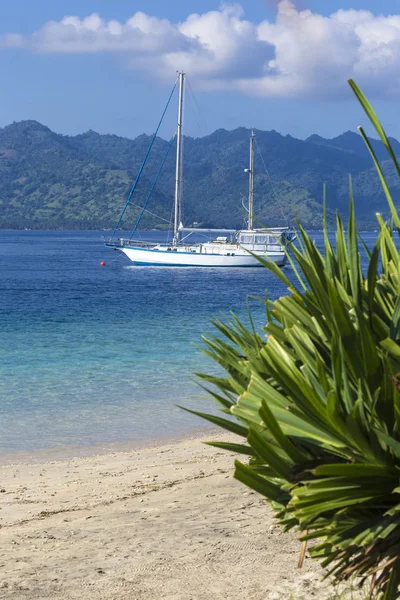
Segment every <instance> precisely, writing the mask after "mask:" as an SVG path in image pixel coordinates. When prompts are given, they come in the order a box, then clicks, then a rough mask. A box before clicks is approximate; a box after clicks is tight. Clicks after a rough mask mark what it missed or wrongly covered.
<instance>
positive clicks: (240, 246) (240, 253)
mask: <svg viewBox="0 0 400 600" xmlns="http://www.w3.org/2000/svg"><path fill="white" fill-rule="evenodd" d="M178 82H179V97H178V126H177V132H176V167H175V199H174V211H173V212H174V222H173V238H172V241H171V242H169V243H165V242H161V243H154V242H143V241H138V240H134V239H133V236H131V237H130V238H129V239H126V238H118V239H117V240H114V235H115V233H116V231H117V228H118V225H119V223H120V222H121V219H122V216H123V214H124V212H125V210H126V208H127V205H128V204H129V200H130V197H131V196H132V192H133V191H134V188H135V187H136V183H137V181H138V178H139V176H140V174H141V171H142V169H143V166H144V164H145V161H144V163H143V164H142V167H141V169H140V171H139V174H138V176H137V178H136V181H135V184H134V186H133V188H132V190H131V194H130V197H129V198H128V201H127V204H126V205H125V208H124V210H123V212H122V214H121V216H120V218H119V221H118V223H117V226H116V228H115V229H114V233H113V237H112V238H111V239H110V240H109V241H108V242H106V245H107V246H108V247H111V248H113V249H115V250H118V251H120V252H123V253H124V254H125V255H126V256H127V257H128V258H129V259H130V260H131V261H132V262H133V263H134V265H138V266H154V267H155V266H157V267H261V266H262V263H261V262H260V260H258V259H259V258H262V259H269V260H272V261H274V262H275V263H276V264H277V265H279V266H283V265H284V264H285V262H286V251H285V246H286V244H287V243H288V241H292V240H293V239H294V237H295V233H294V232H293V231H291V230H290V229H289V228H288V227H280V228H260V229H257V228H254V227H253V206H254V139H255V134H254V131H252V134H251V137H250V163H249V167H248V168H247V169H245V172H246V173H248V175H249V197H248V209H247V211H248V219H247V229H243V230H239V231H238V230H236V229H201V228H197V227H184V226H183V225H182V223H181V222H180V214H181V210H180V209H181V198H182V140H183V137H182V136H183V99H184V86H185V73H184V72H180V73H179V75H178ZM172 93H173V92H171V96H172ZM171 96H170V99H171ZM168 104H169V101H168ZM168 104H167V107H168ZM167 107H166V109H167ZM166 109H165V110H166ZM165 110H164V113H163V116H164V114H165ZM162 118H163V117H162ZM161 120H162V119H161ZM160 124H161V121H160ZM160 124H159V126H160ZM157 131H158V128H157ZM157 131H156V133H155V134H154V137H153V140H154V139H155V136H156V134H157ZM151 145H152V144H150V147H149V150H148V152H147V156H148V154H149V151H150V149H151ZM147 156H146V157H145V160H146V159H147ZM153 187H154V186H153ZM143 210H144V208H143ZM193 234H203V235H204V234H208V236H209V240H208V241H206V242H196V243H190V239H189V238H190V236H192V235H193Z"/></svg>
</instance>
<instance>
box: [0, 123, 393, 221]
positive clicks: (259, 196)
mask: <svg viewBox="0 0 400 600" xmlns="http://www.w3.org/2000/svg"><path fill="white" fill-rule="evenodd" d="M249 137H250V131H249V130H247V129H245V128H238V129H235V130H234V131H226V130H224V129H220V130H217V131H215V132H214V133H212V134H211V135H208V136H205V137H202V138H196V139H193V138H185V140H184V194H183V196H184V203H183V214H184V222H185V224H186V225H191V224H193V223H197V224H198V225H199V226H203V227H208V226H214V227H238V228H240V227H242V226H243V222H244V218H245V211H244V209H243V206H242V200H243V198H245V197H247V190H248V176H247V175H246V174H245V173H244V171H243V169H244V168H245V167H247V165H248V153H249ZM256 140H257V145H256V155H255V161H256V179H255V213H256V220H257V223H258V224H260V225H264V224H268V225H283V224H285V222H286V221H287V220H292V219H293V217H294V216H297V217H298V219H299V220H300V221H301V222H302V223H303V225H304V226H305V227H308V228H320V227H321V214H322V189H323V184H324V183H325V184H326V186H327V205H328V215H329V218H330V219H332V218H333V215H334V213H335V211H336V209H339V210H340V212H341V213H342V214H346V211H347V208H348V177H349V174H351V175H352V177H353V188H354V194H355V199H356V209H357V217H358V220H359V222H360V226H364V227H373V226H374V225H375V213H376V212H382V213H383V214H384V215H387V207H386V201H385V198H384V196H383V194H382V192H381V187H380V184H379V180H378V178H377V176H376V174H375V171H374V168H373V165H372V161H371V158H370V156H369V154H368V151H367V150H366V148H365V146H364V143H363V141H362V139H361V138H360V136H359V135H358V134H356V133H352V132H346V133H344V134H342V135H340V136H338V137H336V138H333V139H324V138H322V137H320V136H318V135H312V136H311V137H309V138H308V139H306V140H298V139H296V138H293V137H291V136H290V135H286V136H282V135H280V134H279V133H277V132H275V131H256ZM149 141H150V138H149V137H148V136H146V135H141V136H139V137H137V138H136V139H134V140H131V139H128V138H121V137H118V136H116V135H99V134H98V133H95V132H94V131H88V132H87V133H83V134H81V135H77V136H74V137H71V136H64V135H58V134H56V133H54V132H52V131H51V130H50V129H48V128H47V127H45V126H44V125H41V124H40V123H37V122H36V121H21V122H19V123H13V124H12V125H8V126H7V127H5V128H4V129H0V228H17V229H18V228H24V227H28V228H37V229H41V228H54V229H90V228H110V227H113V226H114V224H115V222H116V220H117V218H118V216H119V213H120V211H121V209H122V207H123V206H124V204H125V201H126V198H127V195H128V193H129V190H130V187H131V185H132V182H133V180H134V178H135V176H136V173H137V171H138V169H139V167H140V164H141V161H142V159H143V156H144V154H145V152H146V149H147V147H148V144H149ZM392 143H393V146H394V149H395V151H396V152H397V153H399V154H400V144H399V142H397V141H396V140H392ZM167 147H168V142H166V141H165V140H162V139H157V140H156V142H155V144H154V147H153V150H152V153H151V155H150V158H149V161H148V163H147V165H146V168H145V170H144V172H143V176H142V178H141V180H140V184H139V186H138V188H137V191H136V193H135V196H134V203H133V204H132V205H131V207H130V208H129V209H128V211H127V213H126V218H125V220H124V222H123V226H124V227H125V228H129V227H131V226H132V224H133V223H134V222H135V220H136V217H137V214H138V208H137V207H138V206H141V205H142V204H143V202H144V200H145V198H146V196H147V193H148V190H149V188H150V186H151V184H152V180H153V178H154V175H155V173H156V172H157V170H158V167H159V165H160V163H161V161H162V159H163V157H164V154H165V152H166V150H167ZM374 147H375V150H376V153H377V155H378V157H379V158H380V159H381V160H382V161H383V165H384V170H385V171H386V173H387V176H388V180H389V182H390V184H391V187H392V191H393V194H394V197H395V198H396V196H397V197H398V192H399V191H400V189H399V188H400V185H399V180H398V178H397V177H396V176H395V173H394V172H393V171H392V169H391V167H390V163H389V162H388V161H387V160H386V159H387V154H386V150H385V148H384V147H383V145H382V144H381V143H380V142H378V141H375V142H374ZM174 155H175V152H174V146H172V147H171V151H170V153H169V155H168V158H167V161H166V164H165V167H164V170H163V173H162V175H161V177H160V179H159V182H158V184H157V187H156V189H155V191H154V194H153V196H152V198H151V200H150V203H149V205H148V209H149V211H150V213H151V214H150V213H146V214H145V217H144V218H143V222H142V224H143V227H147V228H154V227H161V228H165V227H168V225H167V223H166V222H167V221H169V220H170V218H171V210H172V201H173V191H174V179H175V172H174V168H175V166H174V160H175V156H174ZM264 167H266V169H267V172H266V171H265V168H264ZM396 192H397V193H396Z"/></svg>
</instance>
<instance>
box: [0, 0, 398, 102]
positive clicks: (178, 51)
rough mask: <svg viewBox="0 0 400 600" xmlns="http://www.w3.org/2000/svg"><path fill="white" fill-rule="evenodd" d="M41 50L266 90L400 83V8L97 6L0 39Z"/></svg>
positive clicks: (300, 92) (391, 91)
mask: <svg viewBox="0 0 400 600" xmlns="http://www.w3.org/2000/svg"><path fill="white" fill-rule="evenodd" d="M1 48H3V49H5V48H21V49H25V50H28V51H31V52H33V53H40V54H76V55H77V54H86V55H88V54H91V55H96V54H113V55H116V56H119V57H122V58H123V62H124V64H125V65H127V66H129V68H131V69H133V70H136V71H145V72H146V73H150V74H152V75H153V76H154V77H157V78H161V79H164V80H165V79H169V80H171V78H173V77H174V76H175V73H176V71H177V70H182V69H183V70H184V71H186V72H187V73H188V74H189V75H190V77H191V78H193V79H196V82H197V83H198V85H201V86H202V87H203V89H212V90H215V89H220V90H222V89H224V90H237V91H240V92H242V93H245V94H249V95H259V96H264V97H293V96H299V97H300V96H301V97H323V96H329V97H332V96H335V95H341V94H343V93H344V92H345V91H347V86H346V80H347V79H348V78H349V77H353V78H354V79H356V81H357V82H358V83H359V84H360V85H361V86H363V88H364V89H366V90H367V91H368V92H369V93H373V94H374V95H380V96H381V97H384V98H396V97H397V95H398V94H399V92H400V14H399V15H392V16H381V15H374V14H372V13H371V12H369V11H362V10H338V11H337V12H335V13H333V14H331V15H329V16H323V15H319V14H317V13H313V12H311V11H310V10H297V9H296V7H295V5H294V3H293V2H291V1H290V0H281V1H280V2H279V3H278V10H277V15H276V18H275V20H274V21H273V22H272V21H268V20H264V21H262V22H260V23H252V22H250V21H248V20H246V19H245V16H244V11H243V9H242V7H241V6H240V5H238V4H224V5H222V6H221V7H220V8H219V10H216V11H210V12H206V13H204V14H191V15H189V16H188V17H187V19H186V20H185V21H184V22H182V23H171V22H170V21H168V20H167V19H159V18H157V17H152V16H149V15H147V14H145V13H143V12H137V13H135V14H134V15H133V16H132V17H131V18H129V19H128V20H127V21H126V22H125V23H121V22H119V21H113V20H112V21H105V20H103V19H102V18H101V17H100V16H99V15H98V14H93V15H90V16H88V17H86V18H83V19H80V18H78V17H74V16H68V17H64V18H63V19H62V20H61V21H49V22H48V23H46V24H44V25H43V26H42V27H41V28H40V29H38V30H37V31H35V32H34V33H32V34H31V35H30V36H22V35H19V34H17V33H9V34H6V35H4V36H1V37H0V49H1Z"/></svg>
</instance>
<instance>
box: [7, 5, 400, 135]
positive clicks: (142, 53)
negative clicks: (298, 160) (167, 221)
mask: <svg viewBox="0 0 400 600" xmlns="http://www.w3.org/2000/svg"><path fill="white" fill-rule="evenodd" d="M239 4H241V5H242V8H243V10H242V11H240V9H239V7H238V6H235V7H232V6H231V7H229V8H221V4H220V3H219V2H214V1H212V0H203V1H200V0H185V2H183V1H182V0H179V1H177V0H175V1H170V2H166V1H165V0H164V1H161V0H148V1H147V2H142V1H137V0H136V1H135V0H134V1H126V0H119V1H118V2H116V3H112V2H110V1H109V0H79V1H78V0H68V1H67V0H57V2H54V0H36V1H35V2H31V1H30V0H13V2H11V3H5V2H4V3H1V4H0V77H1V81H2V86H1V87H2V93H1V94H0V126H4V125H6V124H8V123H10V122H12V121H19V120H21V119H36V120H38V121H40V122H42V123H44V124H46V125H48V126H49V127H50V128H51V129H53V130H55V131H57V132H60V133H67V134H76V133H80V132H82V131H86V130H88V129H94V130H96V131H99V132H100V133H116V134H118V135H126V136H127V137H134V136H135V135H138V134H140V133H142V132H146V133H151V132H152V131H153V129H154V126H155V124H156V122H157V120H158V117H159V114H160V112H161V110H162V108H163V105H164V103H165V100H166V97H167V95H168V92H169V89H170V88H171V87H172V84H173V81H174V69H178V68H180V67H181V66H184V68H185V69H186V70H187V72H188V75H189V80H190V83H191V86H192V88H193V90H194V92H195V97H196V100H197V104H198V105H199V107H200V109H201V115H202V119H201V126H200V125H199V124H198V121H199V119H196V115H195V114H194V112H195V111H194V106H193V103H192V102H190V101H189V99H188V102H187V105H186V131H187V133H189V134H191V135H195V136H197V135H203V134H204V133H211V132H212V131H213V130H215V129H217V128H221V127H224V128H226V129H233V128H235V127H238V126H241V125H244V126H247V127H250V126H254V127H256V128H259V129H275V130H277V131H279V132H281V133H285V134H286V133H290V134H291V135H293V136H296V137H306V136H308V135H310V134H311V133H319V134H320V135H324V136H328V137H333V136H335V135H337V134H339V133H341V132H343V131H345V130H347V129H352V130H356V127H357V125H359V124H360V123H362V124H364V123H365V118H364V117H363V114H362V112H361V110H360V108H359V107H358V105H357V103H356V102H355V100H353V98H352V95H351V92H350V90H349V89H347V86H346V84H345V82H346V79H347V78H348V77H350V76H353V77H355V79H356V80H357V81H359V82H360V84H361V85H362V87H363V89H365V90H366V92H367V94H368V96H369V97H370V98H371V100H372V101H373V104H374V106H375V107H376V108H377V110H378V112H379V113H380V115H381V116H382V119H383V122H384V124H385V126H386V127H387V129H388V130H389V132H390V133H391V134H392V135H394V136H396V137H399V138H400V123H398V119H397V114H398V99H399V97H400V82H399V81H398V79H399V78H398V76H397V71H399V67H400V16H399V17H398V19H397V20H396V19H394V20H393V19H391V20H389V19H387V18H385V17H387V16H388V15H400V7H399V3H398V1H396V2H395V1H394V0H380V2H379V3H377V2H376V1H375V2H372V0H352V1H350V0H331V1H326V0H325V1H322V0H298V1H297V2H296V7H294V6H291V5H290V2H289V0H283V1H282V2H280V3H278V2H277V1H273V0H264V1H263V0H247V1H246V2H242V3H239ZM278 4H279V5H280V13H279V15H278V16H277V5H278ZM378 4H379V9H377V8H376V6H377V5H378ZM351 9H353V10H351ZM339 10H341V13H337V11H339ZM368 10H369V11H371V12H372V13H373V17H368V18H366V16H365V13H363V12H361V11H368ZM139 11H140V12H143V13H145V15H144V18H138V17H136V18H135V21H134V23H133V25H132V26H130V27H128V28H127V27H126V26H125V23H126V21H127V20H128V19H129V18H130V17H132V16H133V15H134V14H135V13H137V12H139ZM305 11H308V12H305ZM93 13H97V14H98V15H99V17H101V19H103V21H102V22H100V20H99V22H97V21H96V20H94V21H93V20H92V21H90V20H89V21H83V20H84V19H86V18H87V17H89V16H90V15H92V14H93ZM193 13H197V14H198V15H200V17H199V18H195V19H193V18H192V19H191V20H188V17H189V15H191V14H193ZM333 13H336V14H337V15H338V14H339V15H342V16H335V17H333V18H327V19H324V17H330V15H332V14H333ZM65 16H73V17H74V18H75V19H74V20H73V21H71V22H64V21H62V19H63V18H64V17H65ZM149 17H156V18H157V19H156V20H151V19H150V18H149ZM161 19H162V20H161ZM51 21H54V22H55V24H53V25H50V26H49V25H48V24H49V22H51ZM110 21H113V22H117V23H116V24H114V25H113V26H112V27H113V28H114V29H113V35H112V36H111V34H110V31H109V29H110V27H111V26H110V27H109V22H110ZM179 23H181V24H182V23H183V26H182V27H181V26H179V25H178V24H179ZM138 27H139V30H140V31H139V30H138V29H137V28H138ZM115 28H116V30H115ZM114 30H115V31H114ZM138 31H139V34H138ZM10 34H17V35H16V36H14V35H13V36H10ZM138 35H139V37H140V39H138ZM111 38H112V39H111ZM110 40H111V41H110ZM371 40H372V41H371ZM180 63H183V65H181V64H180ZM174 119H175V115H174V113H172V114H171V115H170V116H169V118H168V120H167V123H166V126H165V128H164V130H163V135H164V137H168V136H169V135H170V134H171V133H172V131H173V129H174Z"/></svg>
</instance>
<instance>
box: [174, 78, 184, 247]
mask: <svg viewBox="0 0 400 600" xmlns="http://www.w3.org/2000/svg"><path fill="white" fill-rule="evenodd" d="M184 84H185V73H184V72H183V71H180V72H179V100H178V129H177V133H176V171H175V210H174V241H173V244H174V246H176V244H177V242H178V233H179V204H180V200H181V188H182V122H183V91H184Z"/></svg>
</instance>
